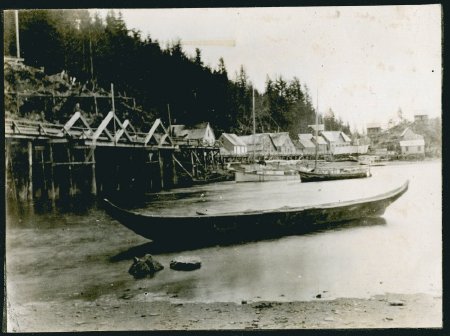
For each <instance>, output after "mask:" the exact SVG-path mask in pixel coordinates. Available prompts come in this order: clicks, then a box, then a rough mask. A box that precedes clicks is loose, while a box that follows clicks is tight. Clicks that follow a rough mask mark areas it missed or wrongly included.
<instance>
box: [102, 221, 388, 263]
mask: <svg viewBox="0 0 450 336" xmlns="http://www.w3.org/2000/svg"><path fill="white" fill-rule="evenodd" d="M382 225H386V220H385V219H384V218H382V217H375V218H363V219H358V220H351V221H345V222H339V223H327V224H323V225H312V226H309V227H307V226H305V227H302V228H300V229H296V230H295V231H290V232H285V233H283V234H281V233H274V234H264V235H259V236H255V238H254V239H246V240H244V239H241V238H239V237H235V238H229V239H223V240H221V241H219V242H217V241H208V240H207V239H203V240H198V241H195V242H190V241H189V242H188V241H184V240H181V239H179V240H176V241H173V242H153V241H150V242H148V243H144V244H141V245H137V246H133V247H131V248H129V249H128V250H126V251H123V252H120V253H118V254H116V255H115V256H112V257H111V258H110V261H112V262H116V261H122V260H130V259H133V257H142V256H144V255H145V254H147V253H148V254H153V255H157V254H164V253H172V252H182V251H192V250H197V249H202V248H207V247H212V246H235V245H242V244H249V243H254V242H257V241H270V240H276V239H279V238H282V237H287V236H298V235H314V234H320V233H324V232H331V231H341V230H349V229H355V228H364V227H366V228H367V227H372V226H382Z"/></svg>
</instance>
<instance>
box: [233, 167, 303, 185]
mask: <svg viewBox="0 0 450 336" xmlns="http://www.w3.org/2000/svg"><path fill="white" fill-rule="evenodd" d="M234 179H235V181H236V182H267V181H292V180H296V181H298V180H299V175H298V172H297V171H296V170H273V169H262V170H253V171H240V170H237V171H235V173H234Z"/></svg>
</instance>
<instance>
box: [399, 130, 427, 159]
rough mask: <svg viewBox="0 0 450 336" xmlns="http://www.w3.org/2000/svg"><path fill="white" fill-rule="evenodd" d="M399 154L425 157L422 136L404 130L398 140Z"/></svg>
mask: <svg viewBox="0 0 450 336" xmlns="http://www.w3.org/2000/svg"><path fill="white" fill-rule="evenodd" d="M399 145H400V153H401V154H402V155H425V140H424V138H423V136H422V135H419V134H416V133H414V132H413V131H412V130H411V129H410V128H409V127H408V128H406V129H405V130H404V131H403V133H402V134H401V135H400V138H399Z"/></svg>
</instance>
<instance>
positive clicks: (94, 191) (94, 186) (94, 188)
mask: <svg viewBox="0 0 450 336" xmlns="http://www.w3.org/2000/svg"><path fill="white" fill-rule="evenodd" d="M91 151H92V158H91V160H92V181H91V194H92V195H95V196H97V179H96V178H95V147H92V148H91Z"/></svg>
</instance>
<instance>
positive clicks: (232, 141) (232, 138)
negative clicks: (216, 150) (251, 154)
mask: <svg viewBox="0 0 450 336" xmlns="http://www.w3.org/2000/svg"><path fill="white" fill-rule="evenodd" d="M219 143H220V150H221V152H222V153H223V154H234V155H245V154H247V145H246V144H245V142H243V141H242V140H241V139H239V137H238V136H237V135H236V134H234V133H222V135H221V136H220V137H219Z"/></svg>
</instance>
